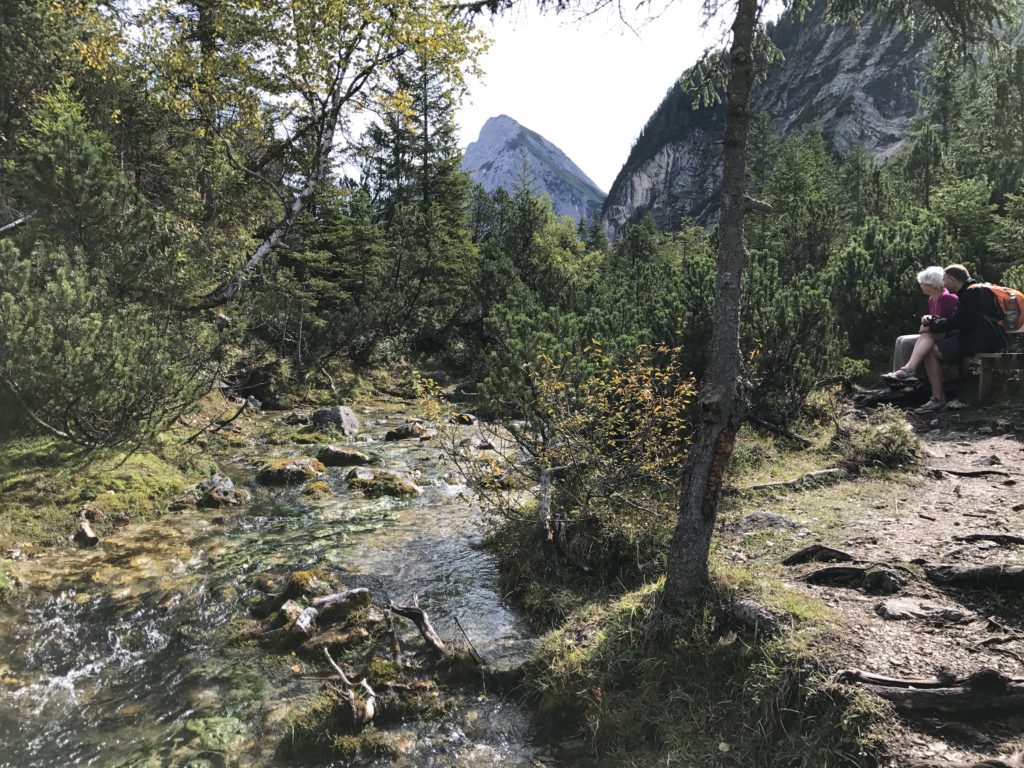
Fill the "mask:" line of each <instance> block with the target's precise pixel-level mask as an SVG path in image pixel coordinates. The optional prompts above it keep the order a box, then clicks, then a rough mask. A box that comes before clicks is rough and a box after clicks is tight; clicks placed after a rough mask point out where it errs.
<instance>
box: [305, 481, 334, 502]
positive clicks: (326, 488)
mask: <svg viewBox="0 0 1024 768" xmlns="http://www.w3.org/2000/svg"><path fill="white" fill-rule="evenodd" d="M330 493H331V486H330V484H329V483H327V482H325V481H323V480H317V481H316V482H312V483H310V484H309V485H307V486H306V487H305V488H303V489H302V495H303V496H312V497H313V498H314V499H322V498H323V497H324V496H329V495H330Z"/></svg>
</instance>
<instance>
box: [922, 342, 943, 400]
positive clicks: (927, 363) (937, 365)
mask: <svg viewBox="0 0 1024 768" xmlns="http://www.w3.org/2000/svg"><path fill="white" fill-rule="evenodd" d="M924 369H925V371H927V372H928V382H929V383H930V384H931V385H932V400H945V399H946V395H945V392H944V390H943V388H942V355H941V354H940V353H939V350H938V349H935V350H934V351H933V352H932V354H930V355H928V357H926V358H925V359H924Z"/></svg>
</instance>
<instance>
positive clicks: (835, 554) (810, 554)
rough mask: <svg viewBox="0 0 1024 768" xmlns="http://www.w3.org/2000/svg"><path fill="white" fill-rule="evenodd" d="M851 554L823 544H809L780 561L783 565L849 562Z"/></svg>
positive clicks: (851, 560)
mask: <svg viewBox="0 0 1024 768" xmlns="http://www.w3.org/2000/svg"><path fill="white" fill-rule="evenodd" d="M850 562H853V555H851V554H849V553H848V552H843V551H842V550H841V549H833V548H832V547H826V546H825V545H824V544H811V546H809V547H804V548H803V549H801V550H800V551H798V552H794V553H793V554H792V555H790V556H789V557H787V558H786V559H785V560H783V561H782V564H783V565H801V564H802V563H850Z"/></svg>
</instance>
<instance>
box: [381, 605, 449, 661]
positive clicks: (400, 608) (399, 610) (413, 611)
mask: <svg viewBox="0 0 1024 768" xmlns="http://www.w3.org/2000/svg"><path fill="white" fill-rule="evenodd" d="M388 610H389V611H391V612H392V613H395V614H398V615H399V616H401V617H402V618H405V619H409V621H411V622H412V623H413V624H415V625H416V628H417V629H419V631H420V634H421V635H423V639H424V640H426V641H427V644H428V645H430V647H431V648H433V649H434V650H436V651H440V652H441V653H444V652H445V651H446V650H447V648H446V647H445V644H444V641H443V640H442V639H441V637H440V635H438V634H437V631H436V630H435V629H434V625H433V624H431V623H430V617H429V616H427V613H426V611H424V610H423V609H422V608H418V607H416V606H414V605H395V604H394V603H388Z"/></svg>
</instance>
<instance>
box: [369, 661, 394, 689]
mask: <svg viewBox="0 0 1024 768" xmlns="http://www.w3.org/2000/svg"><path fill="white" fill-rule="evenodd" d="M364 674H365V676H366V679H367V681H368V682H369V683H370V686H371V687H372V686H375V685H380V684H381V683H391V682H394V681H395V680H398V679H399V678H400V677H401V676H402V668H401V667H399V666H398V664H396V663H395V662H393V661H388V660H387V659H381V658H377V657H375V658H373V659H371V660H370V663H369V664H367V665H366V671H365V673H364Z"/></svg>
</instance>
